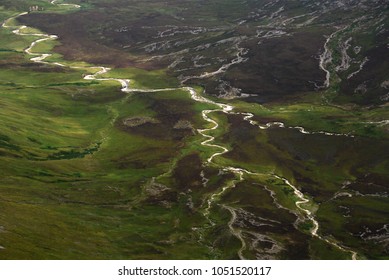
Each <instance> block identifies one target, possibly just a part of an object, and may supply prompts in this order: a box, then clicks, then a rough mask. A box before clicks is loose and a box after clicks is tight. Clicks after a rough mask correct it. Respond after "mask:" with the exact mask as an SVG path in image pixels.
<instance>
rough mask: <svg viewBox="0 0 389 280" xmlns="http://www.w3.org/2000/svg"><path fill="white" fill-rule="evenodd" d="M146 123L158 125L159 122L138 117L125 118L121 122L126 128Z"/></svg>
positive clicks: (149, 118)
mask: <svg viewBox="0 0 389 280" xmlns="http://www.w3.org/2000/svg"><path fill="white" fill-rule="evenodd" d="M147 123H151V124H157V123H160V121H159V120H157V119H154V118H151V117H140V116H138V117H131V118H126V119H124V120H123V124H124V125H125V126H128V127H137V126H141V125H144V124H147Z"/></svg>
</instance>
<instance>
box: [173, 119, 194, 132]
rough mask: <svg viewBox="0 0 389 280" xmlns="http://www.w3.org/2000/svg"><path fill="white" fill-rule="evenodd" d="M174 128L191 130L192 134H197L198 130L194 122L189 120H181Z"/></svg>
mask: <svg viewBox="0 0 389 280" xmlns="http://www.w3.org/2000/svg"><path fill="white" fill-rule="evenodd" d="M173 128H174V129H179V130H191V131H192V134H193V135H194V134H196V130H195V128H194V127H193V125H192V123H191V122H190V121H188V120H179V121H178V122H177V123H176V124H175V125H174V126H173Z"/></svg>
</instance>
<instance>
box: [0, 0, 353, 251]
mask: <svg viewBox="0 0 389 280" xmlns="http://www.w3.org/2000/svg"><path fill="white" fill-rule="evenodd" d="M51 4H53V5H60V6H69V7H72V8H80V6H79V5H76V4H57V0H53V1H51ZM25 14H27V13H25V12H24V13H20V14H19V15H16V16H13V17H11V18H9V19H7V20H5V21H4V23H3V24H2V27H4V28H7V29H13V30H12V32H13V33H14V34H16V35H19V36H32V37H40V38H39V39H37V40H35V41H33V42H32V43H31V44H30V46H29V47H28V48H26V49H25V50H24V51H25V53H26V54H28V55H30V56H32V58H30V60H31V61H33V62H35V63H45V64H51V65H55V66H58V67H69V68H77V69H88V70H89V71H91V72H94V71H93V70H94V69H97V71H95V73H94V74H88V75H85V76H84V79H85V80H98V81H115V82H118V83H119V84H120V85H121V91H123V92H126V93H132V92H161V91H171V90H177V89H183V90H185V91H187V92H188V93H189V94H190V97H191V99H193V100H194V101H196V102H201V103H206V104H210V105H213V106H215V107H216V109H213V110H203V111H202V118H203V119H204V120H205V121H206V122H209V123H211V124H212V127H211V128H206V129H198V132H199V134H200V135H202V136H203V137H204V138H205V140H204V141H203V142H201V145H203V146H205V147H209V148H212V149H216V150H218V151H216V152H213V153H212V154H211V155H210V156H209V157H208V158H207V164H215V165H217V164H216V163H214V162H213V160H214V159H215V157H218V156H221V155H223V154H225V153H227V152H229V150H228V149H227V148H226V147H224V146H221V145H217V144H214V143H213V142H214V140H215V137H213V136H211V135H210V134H209V133H210V132H211V131H214V130H216V129H218V127H219V123H218V122H217V121H216V120H214V119H212V118H211V117H210V114H212V113H214V112H222V113H224V114H234V115H242V116H243V119H244V120H245V121H247V122H249V123H250V124H251V125H253V126H256V127H258V128H259V129H269V128H271V127H274V126H277V127H279V128H292V129H297V130H298V131H299V132H300V133H303V134H325V135H328V136H349V137H352V135H348V134H336V133H331V132H324V131H319V132H309V131H307V130H306V129H304V128H303V127H300V126H298V127H286V126H285V124H284V123H281V122H271V123H267V124H265V125H261V124H259V123H258V122H256V121H253V120H252V118H253V117H254V115H253V114H251V113H244V112H243V113H242V112H234V107H233V106H231V105H228V104H225V103H219V102H215V101H212V100H210V99H208V98H205V97H204V96H202V95H201V94H199V93H198V92H197V91H196V90H195V89H193V88H191V87H182V88H160V89H134V88H131V87H130V83H131V81H130V80H129V79H119V78H98V76H100V75H103V74H106V73H108V72H109V71H110V70H111V69H110V68H108V67H104V66H96V67H94V66H93V67H77V66H67V65H64V64H62V63H59V62H47V61H45V60H47V58H49V57H50V56H52V54H51V53H35V52H33V49H34V47H35V46H36V45H37V44H39V43H42V42H44V41H47V40H57V39H58V36H56V35H49V34H44V33H28V32H25V33H24V32H23V30H25V29H27V28H28V27H27V26H24V25H23V26H12V25H9V23H10V22H11V21H12V20H15V19H16V18H17V17H19V16H22V15H25ZM333 35H334V34H333ZM333 35H332V36H330V37H329V38H328V40H327V42H326V45H325V53H324V54H323V55H322V57H321V63H320V67H321V68H322V69H323V70H324V71H326V73H327V78H326V81H325V84H324V86H328V85H329V71H328V70H327V69H325V64H326V63H327V62H328V61H329V60H330V59H331V55H330V50H329V49H328V46H327V45H328V42H329V40H330V39H331V38H332V37H333ZM245 52H246V50H245V49H243V48H239V47H237V57H236V59H234V60H233V61H231V62H230V63H228V64H226V65H223V66H222V67H221V68H220V69H219V70H217V71H215V72H212V73H204V74H202V75H200V76H197V77H187V80H189V79H194V78H204V77H209V76H212V75H216V74H219V73H220V72H223V71H226V70H227V69H228V68H229V67H230V66H232V65H234V64H237V63H241V62H242V61H244V60H245V58H244V57H243V56H244V55H245ZM217 166H218V167H220V168H221V169H222V170H223V171H226V172H232V173H233V174H235V176H236V178H237V179H235V180H234V181H232V182H231V183H230V184H228V185H227V186H224V187H223V188H221V189H220V190H218V191H217V192H215V193H213V194H212V195H210V196H209V198H208V199H207V201H206V207H205V210H204V213H203V214H204V216H205V217H206V218H207V219H208V221H210V219H209V214H210V211H211V208H212V207H213V206H214V204H215V202H216V201H217V200H219V198H220V197H221V196H222V195H223V194H224V193H225V192H226V191H228V190H229V189H231V188H234V187H235V184H236V183H237V182H240V181H243V180H244V175H245V174H246V175H251V176H256V175H260V174H259V173H255V172H251V171H249V170H246V169H242V168H236V167H231V166H229V167H222V166H219V165H217ZM267 175H269V176H273V177H274V178H276V179H279V180H282V181H283V182H284V184H285V185H287V186H289V187H290V188H291V189H292V190H293V192H294V195H295V197H296V199H297V201H296V202H295V204H296V207H297V208H298V209H299V210H300V211H301V213H303V215H304V219H305V220H309V221H311V223H312V224H313V226H312V228H311V229H310V234H311V235H312V237H315V238H319V239H321V240H324V241H325V242H327V243H328V244H331V245H332V246H334V247H336V248H338V249H340V250H342V251H345V252H349V253H351V254H352V259H356V258H357V253H356V252H355V251H353V250H351V249H348V248H345V247H343V246H341V245H339V244H338V242H336V241H332V240H329V239H328V238H326V237H323V236H321V235H319V233H318V231H319V223H318V221H317V220H316V219H315V216H314V214H313V213H312V211H311V210H309V209H307V208H305V207H303V206H304V205H305V204H307V203H310V202H311V201H310V200H309V199H308V198H307V197H306V196H305V195H304V194H303V193H302V192H301V191H300V190H299V189H298V188H297V187H296V186H294V185H293V184H292V183H291V182H290V181H289V180H288V179H286V178H284V177H281V176H279V175H276V174H267ZM202 178H203V179H204V181H203V182H204V184H205V185H206V183H207V179H206V178H205V177H204V174H203V176H202ZM221 206H222V207H224V208H225V209H227V210H228V211H229V212H230V213H231V219H230V221H229V223H228V228H229V230H230V232H231V234H232V235H233V236H235V237H236V238H237V239H238V240H239V241H240V242H241V248H240V249H239V250H238V252H237V254H238V256H239V258H240V259H244V250H245V249H246V248H247V245H246V241H245V238H244V237H243V235H242V232H243V231H244V230H243V229H240V228H236V227H235V222H236V220H237V217H238V216H237V209H235V208H234V207H232V206H230V205H221Z"/></svg>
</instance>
